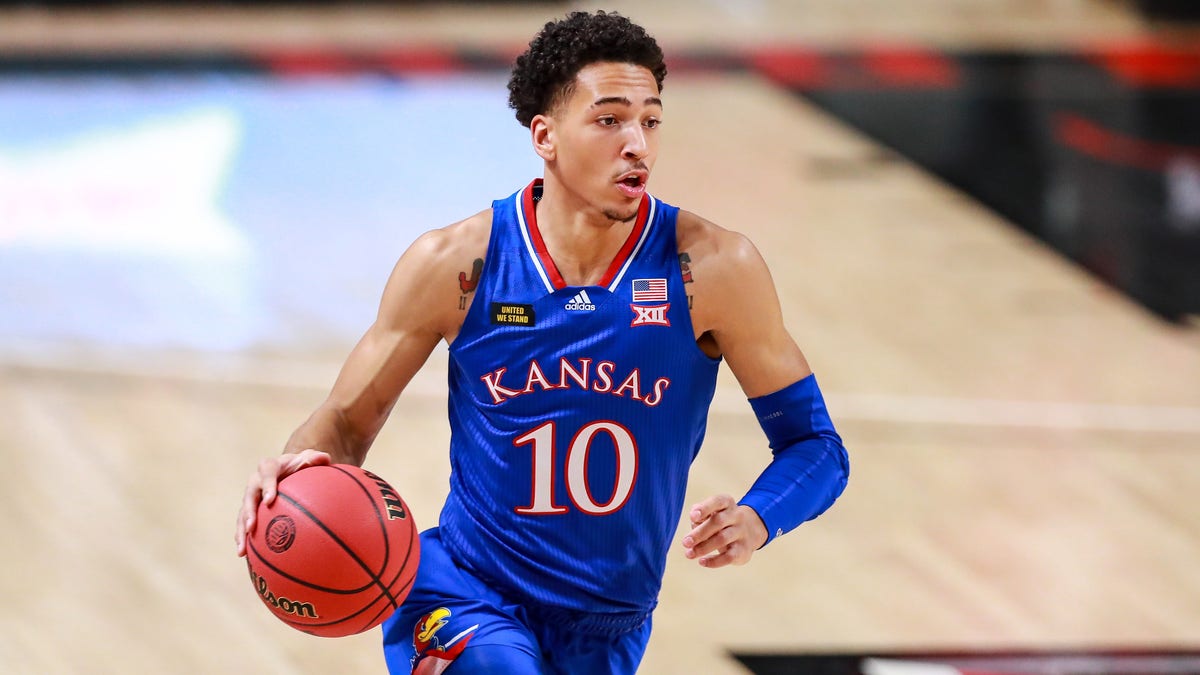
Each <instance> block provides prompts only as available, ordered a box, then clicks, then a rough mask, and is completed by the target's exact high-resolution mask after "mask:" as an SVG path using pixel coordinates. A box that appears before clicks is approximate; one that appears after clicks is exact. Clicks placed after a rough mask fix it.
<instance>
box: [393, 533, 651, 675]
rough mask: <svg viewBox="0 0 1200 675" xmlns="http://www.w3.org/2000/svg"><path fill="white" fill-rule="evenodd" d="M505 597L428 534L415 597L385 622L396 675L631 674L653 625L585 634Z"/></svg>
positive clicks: (411, 595)
mask: <svg viewBox="0 0 1200 675" xmlns="http://www.w3.org/2000/svg"><path fill="white" fill-rule="evenodd" d="M544 616H545V614H544V613H543V612H540V611H539V610H538V609H537V608H533V607H530V606H527V605H523V604H521V603H518V602H516V601H515V600H512V599H510V598H506V597H505V596H504V595H502V594H500V593H498V592H497V591H496V590H495V589H494V588H493V587H492V586H490V585H489V584H486V583H484V582H483V581H481V580H480V579H478V578H477V577H475V576H474V575H472V574H471V573H469V572H467V571H466V570H464V569H462V568H461V567H459V566H458V565H457V564H456V563H455V562H454V560H452V559H451V558H450V555H449V554H448V553H447V552H446V549H445V547H444V546H443V544H442V539H441V536H440V535H439V533H438V528H436V527H435V528H431V529H429V530H426V531H424V532H422V533H421V564H420V567H419V568H418V569H417V578H416V581H415V582H414V584H413V589H412V591H411V592H410V593H409V595H408V598H407V599H405V601H404V603H403V604H402V605H401V606H400V608H399V609H397V610H396V611H395V612H394V613H393V614H392V616H391V617H389V618H388V620H387V621H386V622H384V624H383V654H384V658H385V659H386V660H387V666H388V672H390V673H392V675H399V674H404V675H408V674H409V673H412V674H414V675H438V674H439V673H442V672H446V674H447V675H455V673H459V674H463V675H466V674H471V673H505V674H507V675H552V674H558V673H563V674H568V673H569V674H570V675H591V674H593V673H595V674H596V675H621V674H625V673H629V674H632V673H634V672H635V671H636V670H637V666H638V663H640V662H641V660H642V655H643V654H644V653H645V651H646V643H647V641H648V640H649V639H650V619H649V618H648V617H647V618H646V620H645V622H644V623H642V624H641V625H640V626H638V627H636V628H634V629H632V630H630V631H629V632H625V633H622V634H620V635H616V636H610V635H594V634H588V633H583V632H580V631H579V630H575V629H573V628H571V627H570V626H568V625H564V622H562V621H555V620H548V619H546V618H543V617H544Z"/></svg>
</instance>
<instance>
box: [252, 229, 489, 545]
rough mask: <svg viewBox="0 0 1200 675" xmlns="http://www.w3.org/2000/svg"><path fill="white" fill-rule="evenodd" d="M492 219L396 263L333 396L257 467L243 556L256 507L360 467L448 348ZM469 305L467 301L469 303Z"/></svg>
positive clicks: (427, 237) (416, 248) (421, 242)
mask: <svg viewBox="0 0 1200 675" xmlns="http://www.w3.org/2000/svg"><path fill="white" fill-rule="evenodd" d="M490 226H491V212H490V211H484V212H482V213H480V214H477V215H475V216H473V217H471V218H468V219H467V220H465V221H462V222H460V223H456V224H454V225H451V226H449V227H447V228H443V229H441V230H434V231H431V232H427V233H425V234H423V235H421V236H420V237H419V238H418V239H417V240H416V241H415V242H413V244H412V246H410V247H409V249H408V250H407V251H405V253H404V255H403V256H401V258H400V260H399V261H398V262H397V263H396V266H395V268H394V269H393V270H392V274H391V276H390V278H389V279H388V282H387V285H386V287H385V288H384V292H383V298H382V300H381V301H380V304H379V313H378V316H377V317H376V319H375V322H374V323H373V324H372V325H371V327H370V328H369V329H367V331H366V333H365V334H364V335H363V336H362V338H361V339H360V340H359V341H358V344H356V345H355V347H354V349H353V350H352V351H351V352H350V355H349V356H348V357H347V358H346V361H345V363H344V364H343V365H342V369H341V372H340V373H339V374H338V377H337V380H336V381H335V382H334V385H333V388H332V390H331V391H330V392H329V396H328V397H327V398H326V399H325V401H324V402H323V403H321V405H320V406H319V407H317V409H316V410H315V411H313V413H312V415H310V416H309V418H308V419H307V420H306V421H305V422H304V423H303V424H301V425H300V426H299V427H298V428H297V429H296V430H295V432H293V433H292V435H291V437H290V438H289V439H288V441H287V443H286V444H285V445H284V450H283V454H281V455H278V456H274V457H268V458H266V459H263V460H262V461H260V462H259V464H258V467H257V468H256V469H255V471H254V472H253V473H251V475H250V478H249V480H248V481H247V483H246V489H245V492H244V494H243V496H242V506H241V510H240V511H239V513H238V519H237V528H236V530H235V533H234V540H235V542H236V543H237V552H238V555H245V552H246V548H245V539H246V534H247V533H248V532H252V531H253V529H254V521H255V514H256V513H257V512H258V504H259V502H266V503H268V504H269V503H271V502H272V501H273V500H274V499H275V494H276V492H275V489H276V485H277V484H278V482H279V481H280V480H282V479H283V478H284V477H285V476H288V475H290V474H292V473H295V472H296V471H299V470H300V469H303V468H305V467H308V466H317V465H322V464H331V463H335V464H337V463H346V464H355V465H362V463H363V461H364V460H365V459H366V456H367V451H368V450H369V449H370V447H371V443H372V442H373V441H374V440H375V437H376V436H377V435H378V434H379V431H380V429H382V428H383V424H384V422H386V421H387V418H388V415H389V414H390V413H391V410H392V407H393V406H394V405H395V403H396V400H397V399H398V398H399V397H400V394H401V392H403V391H404V388H405V387H406V386H407V385H408V383H409V381H411V380H412V378H413V376H414V375H415V374H416V373H417V371H418V370H420V368H421V366H423V365H424V364H425V361H426V360H427V359H428V358H429V355H430V353H432V352H433V349H434V347H436V346H437V343H438V342H439V341H440V340H446V341H447V342H450V341H452V340H453V339H454V337H455V336H456V335H457V334H458V330H459V328H461V326H462V320H463V318H464V316H465V315H466V311H465V307H468V306H469V302H463V298H462V296H464V295H467V296H469V295H471V294H472V292H473V289H471V290H468V289H467V288H466V287H464V286H460V281H459V273H460V272H464V271H465V272H467V273H470V271H471V270H472V268H473V267H474V265H473V261H474V260H476V259H480V260H482V258H483V255H484V253H485V251H486V249H487V233H488V232H489V231H490ZM468 300H469V298H468Z"/></svg>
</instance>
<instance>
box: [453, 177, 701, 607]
mask: <svg viewBox="0 0 1200 675" xmlns="http://www.w3.org/2000/svg"><path fill="white" fill-rule="evenodd" d="M540 195H541V181H540V180H535V181H534V182H533V183H531V184H530V185H529V186H527V187H526V188H525V189H523V190H521V191H519V192H517V193H516V194H514V195H512V196H511V197H509V198H507V199H504V200H500V201H496V202H494V203H493V216H492V231H491V239H490V241H489V243H488V250H487V257H486V258H485V260H484V265H483V270H482V273H481V274H480V278H479V283H478V286H477V287H476V289H475V297H474V300H473V301H472V304H471V306H470V308H469V310H468V311H467V315H466V318H465V319H464V321H463V325H462V330H461V332H460V333H459V334H458V336H457V338H456V339H455V340H454V343H453V344H452V345H451V347H450V375H449V385H450V399H449V414H450V428H451V442H450V464H451V475H450V494H449V497H448V498H447V500H446V505H445V507H444V508H443V510H442V513H441V522H440V525H441V537H442V539H443V541H444V542H445V545H446V547H447V549H448V550H449V552H450V553H451V555H452V556H453V557H454V558H455V559H456V561H457V562H458V563H459V564H461V565H463V566H465V567H467V568H469V569H471V570H472V571H474V572H475V573H476V574H478V575H480V576H481V577H482V578H485V579H488V580H489V581H490V582H493V583H496V584H497V585H499V586H501V587H502V588H504V589H506V590H507V591H509V592H511V593H513V594H515V595H516V596H517V597H523V598H526V599H528V600H532V601H534V602H536V603H539V604H541V605H546V606H549V607H553V608H563V609H567V610H570V611H580V612H592V613H612V614H617V613H634V614H637V613H641V614H642V615H644V614H645V613H648V612H649V611H650V610H652V609H653V607H654V605H655V603H656V598H657V596H658V592H659V589H660V586H661V581H662V575H663V571H664V568H665V566H666V556H667V552H668V549H669V547H670V545H671V540H672V538H673V536H674V533H675V529H676V527H677V525H678V523H679V518H680V514H681V512H682V509H683V499H684V491H685V488H686V485H687V476H688V470H689V468H690V465H691V463H692V460H693V459H694V458H695V456H696V453H697V452H698V451H699V449H700V444H701V442H702V441H703V439H704V432H705V425H706V419H707V416H708V407H709V404H710V402H711V401H712V396H713V389H714V387H715V384H716V376H717V369H718V365H719V360H718V359H712V358H710V357H708V356H707V355H705V354H704V353H703V352H702V351H701V350H700V348H699V347H698V346H697V344H696V340H695V337H694V334H693V329H692V322H691V316H690V313H689V309H688V300H687V295H686V291H685V288H684V279H683V276H682V274H681V272H680V265H679V260H678V251H677V245H676V233H675V220H676V216H677V214H678V209H677V208H676V207H673V206H670V205H668V204H664V203H662V202H661V201H658V200H657V199H654V198H653V197H651V196H650V195H649V194H646V195H645V196H644V197H643V198H642V203H641V206H640V209H639V211H638V214H637V218H636V220H635V223H634V227H633V229H632V232H631V234H630V236H629V238H628V239H627V241H626V242H625V244H624V246H623V247H622V248H621V250H620V252H619V253H618V254H617V256H616V258H615V259H614V260H613V261H612V264H611V265H610V267H609V268H608V270H607V272H606V273H605V275H604V277H603V279H602V280H601V281H600V283H598V284H597V285H594V286H567V285H566V284H565V283H564V282H563V279H562V277H561V276H560V275H559V273H558V271H557V269H556V268H555V266H554V262H553V260H551V259H550V256H549V254H548V253H547V250H546V246H545V243H544V242H543V240H542V237H541V234H540V232H539V230H538V227H537V220H536V215H535V209H534V206H535V202H536V200H537V199H539V198H540Z"/></svg>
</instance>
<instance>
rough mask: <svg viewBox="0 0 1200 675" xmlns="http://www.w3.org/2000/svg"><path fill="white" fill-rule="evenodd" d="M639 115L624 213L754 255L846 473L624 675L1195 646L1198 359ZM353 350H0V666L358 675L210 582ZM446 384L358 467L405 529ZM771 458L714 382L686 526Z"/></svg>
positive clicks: (794, 149) (1199, 625)
mask: <svg viewBox="0 0 1200 675" xmlns="http://www.w3.org/2000/svg"><path fill="white" fill-rule="evenodd" d="M666 101H667V105H668V106H669V107H670V110H671V120H670V124H669V125H666V126H664V146H663V154H662V157H661V159H660V161H659V164H658V166H657V167H656V171H655V175H654V179H653V182H652V185H651V188H652V190H653V191H654V192H655V194H656V195H657V196H659V197H661V198H663V199H665V200H667V201H669V202H672V203H676V204H680V205H682V206H684V207H685V208H689V209H691V210H693V211H696V212H698V213H700V214H702V215H704V216H705V217H707V218H709V219H711V220H714V221H715V222H718V223H721V224H723V225H725V226H726V227H729V228H732V229H737V230H740V231H743V232H745V233H746V234H748V235H749V236H750V237H751V238H752V239H753V240H754V241H755V242H756V243H757V245H758V246H759V248H760V249H761V250H762V252H763V254H764V256H765V257H766V258H767V261H768V263H769V264H770V265H771V268H772V271H773V274H774V277H775V280H776V283H777V285H778V287H779V290H780V295H781V300H782V302H783V304H784V310H785V313H786V316H787V320H788V325H789V328H790V329H791V330H792V332H793V334H794V335H795V337H796V338H797V341H798V342H799V343H800V345H801V347H802V348H803V349H804V350H805V352H806V354H807V356H808V357H809V360H810V362H811V363H812V364H813V367H814V369H815V370H816V372H817V373H818V376H819V377H820V378H821V382H822V387H823V388H824V390H825V391H826V392H827V394H828V398H829V404H830V408H831V411H832V413H833V415H834V417H835V420H837V421H838V424H839V429H840V430H841V432H842V434H843V436H844V437H845V440H846V444H847V446H848V448H849V449H850V453H851V460H852V476H851V480H850V485H849V488H848V490H847V492H846V494H845V495H844V496H843V498H842V499H841V501H839V503H838V504H837V505H836V506H835V507H834V508H833V509H832V510H831V511H830V512H829V513H827V514H826V515H825V516H823V517H822V518H820V519H819V520H817V521H815V522H813V523H810V524H807V525H805V526H804V527H802V528H800V529H799V530H797V531H796V532H795V533H793V534H792V535H790V536H788V537H786V538H784V539H781V540H779V541H778V542H776V543H773V544H772V545H771V546H770V547H768V548H767V549H765V550H763V551H762V552H760V553H759V554H758V555H756V557H755V559H754V560H753V561H752V562H751V564H749V565H747V566H745V567H742V568H736V569H724V570H704V569H700V568H699V567H697V566H695V565H694V564H692V563H690V562H689V561H687V560H685V559H684V558H683V556H682V554H681V552H678V551H677V552H676V554H675V555H673V556H672V558H671V561H670V563H669V567H668V572H667V578H666V583H665V586H664V589H663V593H662V597H661V600H660V607H659V610H658V611H657V613H656V614H655V633H654V637H653V638H652V641H651V644H650V648H649V651H648V653H647V656H646V660H645V662H644V667H643V672H646V673H664V674H668V675H670V674H675V673H680V674H690V673H706V674H707V673H712V674H717V675H720V674H726V673H728V674H733V673H740V672H744V671H742V670H741V669H740V668H739V667H738V666H736V665H735V664H734V663H733V662H732V661H731V660H729V659H728V658H726V653H727V651H728V650H730V649H734V650H755V651H768V650H779V651H797V652H798V651H804V650H826V649H850V648H853V649H881V650H883V649H889V650H890V649H898V648H938V647H945V648H955V649H964V650H965V649H972V648H1010V647H1023V648H1030V647H1095V648H1102V647H1109V648H1119V647H1197V646H1200V575H1197V573H1196V570H1197V569H1200V499H1197V497H1196V495H1197V494H1200V339H1197V336H1196V335H1195V333H1194V332H1189V331H1188V330H1186V329H1182V328H1179V327H1174V326H1170V325H1167V324H1164V323H1161V322H1160V321H1158V320H1157V319H1155V318H1153V317H1152V316H1150V315H1149V314H1148V313H1147V312H1145V311H1143V310H1142V309H1140V308H1139V307H1137V306H1135V305H1134V304H1132V303H1130V302H1129V301H1128V300H1126V299H1124V298H1123V297H1121V296H1120V295H1119V294H1117V293H1115V292H1113V291H1112V290H1111V289H1108V288H1106V287H1104V286H1102V285H1100V284H1099V283H1097V282H1096V281H1095V280H1094V279H1092V278H1091V277H1089V276H1087V275H1086V274H1084V273H1082V272H1081V271H1079V270H1078V269H1077V268H1076V267H1074V266H1072V265H1070V264H1069V263H1066V262H1064V261H1063V260H1062V259H1061V258H1060V257H1059V256H1057V255H1055V254H1054V253H1052V252H1050V251H1048V250H1047V249H1045V248H1044V247H1043V246H1041V245H1040V244H1038V243H1037V242H1035V241H1033V240H1032V239H1030V238H1029V237H1027V236H1025V235H1024V234H1022V233H1021V232H1020V231H1018V230H1017V229H1016V228H1015V227H1014V226H1012V225H1011V224H1009V223H1006V222H1004V221H1002V220H1000V219H998V218H997V217H995V216H994V215H992V214H990V213H989V212H988V211H986V210H985V209H983V208H982V207H980V206H979V205H978V204H976V203H974V202H973V201H972V200H971V199H970V198H968V197H967V196H965V195H963V194H960V193H957V192H955V191H954V190H951V189H949V188H947V187H946V186H945V185H943V184H941V183H939V182H938V181H937V180H936V179H935V178H933V177H931V176H929V175H927V174H925V173H924V172H922V171H921V170H920V169H918V168H916V167H914V166H912V165H910V164H909V163H907V162H905V161H903V160H901V159H895V160H893V161H888V162H882V163H881V162H879V161H876V160H875V159H873V158H874V157H876V156H877V155H878V148H876V147H874V145H873V144H872V143H871V142H870V141H869V140H867V139H865V138H863V137H862V136H860V135H858V134H856V133H854V132H852V131H851V130H849V129H847V128H846V127H844V126H843V125H841V124H839V123H838V122H836V121H834V120H832V119H830V118H828V117H827V116H825V115H824V114H822V113H821V112H819V111H817V110H816V109H814V108H812V107H810V106H808V105H806V104H804V103H803V102H801V101H799V100H797V99H795V98H793V97H791V96H789V95H787V94H785V93H782V92H780V91H778V90H776V89H774V88H772V87H771V86H769V85H768V84H766V83H764V82H763V81H761V80H759V79H758V78H755V77H753V76H731V75H722V76H706V75H689V76H682V77H679V78H678V79H673V80H671V82H670V88H669V89H668V91H667V92H666ZM714 102H717V103H716V104H714ZM831 161H833V162H837V163H839V164H840V165H842V166H847V167H851V168H852V169H853V170H849V171H839V172H837V174H836V175H830V174H829V173H828V172H823V171H820V170H819V167H820V166H823V165H828V163H829V162H831ZM31 301H34V300H31ZM364 328H365V326H364ZM349 347H350V345H349V344H346V345H344V346H343V347H342V348H338V349H319V350H318V349H314V350H298V351H295V352H277V353H261V352H253V353H237V354H226V355H223V356H215V355H212V354H202V353H189V352H154V351H145V350H142V351H139V352H137V353H132V352H122V351H116V350H112V349H105V350H102V349H99V348H97V347H95V346H93V345H88V344H54V345H45V344H38V345H31V344H24V343H16V342H13V343H11V344H9V343H5V344H3V345H2V351H0V429H3V431H4V433H3V434H2V435H0V453H2V456H3V457H4V459H5V470H4V471H3V472H2V473H0V518H3V522H4V523H6V524H7V527H8V531H7V533H6V536H5V537H4V539H3V544H2V546H3V556H2V557H0V571H2V574H0V597H3V598H4V601H3V603H2V604H0V664H3V667H2V669H3V670H4V671H5V672H12V673H102V672H103V673H108V672H171V673H175V672H178V673H281V674H282V673H383V672H384V668H383V664H382V659H381V655H380V650H379V645H378V642H379V635H378V632H372V633H368V634H366V635H362V636H356V637H353V638H343V639H337V640H325V639H319V638H313V637H309V636H306V635H302V634H299V633H295V632H293V631H291V630H290V629H287V628H286V627H284V626H283V625H282V624H280V623H278V622H277V621H276V620H275V619H273V618H272V617H271V616H269V615H268V613H267V612H266V610H265V609H264V608H263V607H261V606H260V602H259V600H258V598H257V596H256V595H255V594H254V593H253V591H252V589H251V588H250V585H249V581H248V578H247V574H246V570H245V566H244V564H243V562H242V561H241V560H239V559H237V558H235V557H234V554H233V543H232V522H233V517H234V515H235V513H236V510H237V507H238V502H239V498H240V494H241V489H242V485H243V482H244V480H245V477H246V474H247V472H248V471H249V470H250V468H251V467H252V466H253V464H254V462H255V461H256V460H257V458H259V457H260V456H262V455H264V454H267V453H273V452H275V451H276V450H277V449H278V448H279V447H280V446H281V445H282V443H283V441H284V439H285V438H286V437H287V435H288V434H289V433H290V431H291V430H292V429H293V428H294V427H295V426H296V425H297V424H298V423H299V422H300V421H301V420H303V419H304V417H305V416H307V414H308V413H309V412H310V411H311V409H312V408H313V407H314V406H315V405H316V404H317V403H318V402H319V401H320V400H321V399H322V398H323V397H324V395H325V392H326V391H327V389H328V387H329V385H330V384H331V383H332V380H333V377H334V375H335V374H336V370H337V367H338V365H339V363H340V361H341V359H342V358H343V357H344V355H345V352H346V351H347V350H348V349H349ZM444 381H445V354H444V351H439V352H437V353H435V354H434V356H433V357H432V358H431V360H430V362H429V364H428V365H427V367H426V369H425V370H424V371H423V372H422V374H421V375H420V376H418V378H417V379H416V380H415V381H414V382H413V384H412V385H411V386H410V389H409V391H407V392H406V394H405V396H404V397H403V398H402V402H401V404H400V405H399V406H398V408H397V410H396V412H395V413H394V414H393V416H392V420H391V422H390V423H389V425H388V427H387V428H386V429H385V431H384V432H383V434H382V435H381V437H380V438H379V440H378V441H377V443H376V445H375V448H374V450H373V451H372V454H371V456H370V458H369V459H368V463H367V466H368V467H369V468H371V469H372V470H374V471H376V472H377V473H379V474H380V475H383V476H385V477H388V478H389V479H390V480H391V481H392V482H393V483H394V484H395V485H396V486H397V487H398V488H399V489H400V490H401V492H402V493H403V494H404V496H405V498H406V499H407V500H408V502H409V504H410V506H411V508H412V510H413V512H414V514H415V515H416V517H417V519H418V522H419V523H420V524H422V525H423V526H427V525H432V524H433V523H434V521H435V518H436V513H437V510H438V508H439V507H440V504H441V500H442V499H443V497H444V494H445V490H446V475H447V472H448V463H447V461H446V457H445V447H446V443H447V435H448V430H447V428H446V422H445V412H444V411H445V402H444V384H443V383H444ZM768 457H769V451H768V450H767V448H766V447H765V444H764V441H763V439H762V436H761V432H760V431H759V430H758V428H757V425H756V424H755V423H754V421H753V418H752V417H751V416H750V414H749V406H748V405H747V404H746V403H745V400H744V397H743V396H742V395H741V393H740V391H739V390H738V389H737V386H736V384H735V383H734V382H733V381H732V378H731V377H728V376H727V373H726V374H725V375H723V377H722V380H721V383H720V386H719V390H718V393H717V397H716V400H715V401H714V405H713V410H712V416H711V422H710V430H709V436H708V439H707V441H706V444H705V447H704V449H703V451H702V452H701V455H700V458H699V459H698V460H697V462H696V464H695V467H694V470H693V478H692V483H691V485H690V488H689V499H700V498H703V497H704V496H707V495H709V494H712V493H715V492H730V493H733V494H735V495H736V494H739V493H740V491H741V490H744V489H745V487H746V486H747V485H748V484H749V483H750V481H751V480H752V479H753V477H754V476H755V475H756V474H757V472H758V471H759V470H760V469H761V467H762V466H764V465H765V463H766V462H767V460H768ZM677 539H678V537H677Z"/></svg>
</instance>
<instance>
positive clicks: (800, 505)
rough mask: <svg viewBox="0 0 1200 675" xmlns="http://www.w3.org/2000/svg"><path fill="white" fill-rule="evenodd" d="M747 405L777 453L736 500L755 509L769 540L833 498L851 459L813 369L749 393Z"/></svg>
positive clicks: (808, 517) (811, 515) (843, 484)
mask: <svg viewBox="0 0 1200 675" xmlns="http://www.w3.org/2000/svg"><path fill="white" fill-rule="evenodd" d="M750 407H752V408H753V409H754V413H755V414H756V415H757V416H758V423H759V424H760V425H762V428H763V431H765V432H766V434H767V440H768V441H769V442H770V445H771V450H772V451H773V452H774V454H775V457H774V459H772V460H771V463H770V464H769V465H768V466H767V468H766V469H765V470H764V471H763V472H762V474H760V475H759V477H758V480H756V481H755V482H754V486H753V487H751V488H750V491H749V492H747V493H746V496H745V497H742V499H741V501H739V502H738V504H745V505H746V506H749V507H750V508H752V509H754V511H755V513H757V514H758V517H759V518H761V519H762V521H763V524H765V525H766V526H767V542H770V541H771V540H772V539H774V538H775V537H778V536H780V535H782V534H784V533H785V532H790V531H792V530H793V529H795V528H796V527H798V526H799V525H800V524H801V523H803V522H805V521H808V520H812V519H813V518H816V517H817V516H819V515H821V514H822V513H824V512H825V510H826V509H828V508H829V507H830V505H832V504H833V502H834V500H836V499H837V498H838V496H840V495H841V494H842V490H844V489H845V488H846V480H847V479H848V478H849V476H850V459H849V456H848V455H847V454H846V448H845V446H843V445H842V438H841V436H838V433H837V431H835V430H834V428H833V421H832V420H831V419H829V412H828V411H827V410H826V409H825V399H824V398H823V397H822V396H821V390H820V389H819V388H817V378H816V376H815V375H809V376H808V377H806V378H804V379H802V380H800V381H798V382H795V383H794V384H791V385H789V386H787V387H785V388H783V389H781V390H779V391H777V392H775V393H774V394H767V395H766V396H759V397H758V398H752V399H750ZM763 545H764V546H765V545H766V543H764V544H763Z"/></svg>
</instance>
